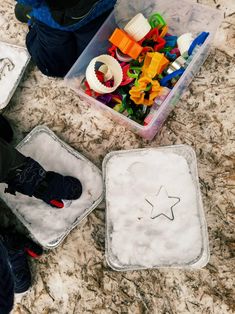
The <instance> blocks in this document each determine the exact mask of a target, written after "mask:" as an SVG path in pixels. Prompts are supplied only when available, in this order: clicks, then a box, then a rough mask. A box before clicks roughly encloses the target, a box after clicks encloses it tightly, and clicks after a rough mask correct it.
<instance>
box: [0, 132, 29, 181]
mask: <svg viewBox="0 0 235 314" xmlns="http://www.w3.org/2000/svg"><path fill="white" fill-rule="evenodd" d="M25 162H26V157H25V156H23V155H22V154H21V153H20V152H18V150H16V149H15V148H14V147H13V146H11V145H9V144H8V143H6V142H5V141H4V140H3V139H1V137H0V182H4V180H5V179H6V178H7V177H8V176H9V174H10V173H11V172H12V171H14V170H15V169H17V168H18V167H21V166H22V165H24V163H25Z"/></svg>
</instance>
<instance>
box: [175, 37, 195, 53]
mask: <svg viewBox="0 0 235 314" xmlns="http://www.w3.org/2000/svg"><path fill="white" fill-rule="evenodd" d="M192 42H193V35H192V34H191V33H185V34H183V35H181V36H180V37H179V38H178V39H177V44H178V48H179V51H180V54H181V56H183V57H185V56H187V55H188V50H189V47H190V46H191V43H192Z"/></svg>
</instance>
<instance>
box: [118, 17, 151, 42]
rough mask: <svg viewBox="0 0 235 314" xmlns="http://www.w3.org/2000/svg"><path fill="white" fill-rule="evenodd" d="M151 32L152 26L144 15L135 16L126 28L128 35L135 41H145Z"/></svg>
mask: <svg viewBox="0 0 235 314" xmlns="http://www.w3.org/2000/svg"><path fill="white" fill-rule="evenodd" d="M150 30H151V26H150V24H149V22H148V20H147V19H146V18H145V17H144V16H143V14H142V13H139V14H137V15H136V16H134V17H133V18H132V19H131V20H130V22H129V23H128V24H127V25H126V26H125V27H124V31H125V32H126V33H128V34H129V35H130V36H131V37H132V38H133V39H134V40H135V41H140V40H141V39H143V38H144V37H145V36H146V35H147V34H148V32H149V31H150Z"/></svg>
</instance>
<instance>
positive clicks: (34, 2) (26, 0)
mask: <svg viewBox="0 0 235 314" xmlns="http://www.w3.org/2000/svg"><path fill="white" fill-rule="evenodd" d="M16 1H17V2H19V3H21V4H26V5H30V6H31V7H34V8H36V7H39V6H40V4H41V3H42V1H43V0H16Z"/></svg>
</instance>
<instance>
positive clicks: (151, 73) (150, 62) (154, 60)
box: [142, 52, 169, 78]
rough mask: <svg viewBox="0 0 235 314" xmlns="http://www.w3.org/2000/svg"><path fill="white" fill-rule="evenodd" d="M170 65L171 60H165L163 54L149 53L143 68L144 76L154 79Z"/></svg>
mask: <svg viewBox="0 0 235 314" xmlns="http://www.w3.org/2000/svg"><path fill="white" fill-rule="evenodd" d="M168 64H169V60H168V59H167V58H165V56H164V54H163V53H159V52H147V54H146V57H145V59H144V65H143V68H142V73H143V74H142V75H143V76H148V77H150V78H154V77H155V76H156V75H157V74H161V73H162V72H163V70H164V69H165V68H166V67H167V65H168Z"/></svg>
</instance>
